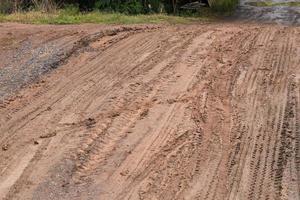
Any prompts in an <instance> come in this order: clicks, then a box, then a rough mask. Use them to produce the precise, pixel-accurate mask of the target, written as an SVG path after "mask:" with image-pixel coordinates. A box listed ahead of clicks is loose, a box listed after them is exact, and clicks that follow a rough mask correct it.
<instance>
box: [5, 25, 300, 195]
mask: <svg viewBox="0 0 300 200" xmlns="http://www.w3.org/2000/svg"><path fill="white" fill-rule="evenodd" d="M0 26H1V28H0V44H1V47H0V59H1V62H0V86H1V87H0V97H1V104H0V107H1V108H0V134H1V137H0V147H1V149H0V199H39V200H46V199H55V200H56V199H72V200H73V199H101V200H102V199H103V200H113V199H120V200H123V199H153V200H154V199H157V200H160V199H164V200H174V199H200V200H202V199H210V200H224V199H235V200H244V199H245V200H246V199H291V200H299V199H300V127H299V124H300V68H299V65H300V56H299V55H300V27H286V26H278V25H266V24H264V25H260V24H255V23H251V24H245V23H237V22H233V23H218V22H216V23H210V24H196V25H176V26H153V25H151V26H150V25H141V26H99V25H80V26H48V25H45V26H37V25H35V26H34V25H20V24H1V25H0ZM41 74H43V75H42V76H41Z"/></svg>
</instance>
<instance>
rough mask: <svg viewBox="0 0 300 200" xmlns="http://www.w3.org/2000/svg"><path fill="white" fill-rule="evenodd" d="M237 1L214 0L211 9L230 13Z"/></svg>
mask: <svg viewBox="0 0 300 200" xmlns="http://www.w3.org/2000/svg"><path fill="white" fill-rule="evenodd" d="M238 3H239V0H215V3H214V4H213V5H212V9H213V10H215V11H217V12H223V13H226V12H229V13H230V12H232V11H233V10H234V9H235V8H236V6H237V4H238Z"/></svg>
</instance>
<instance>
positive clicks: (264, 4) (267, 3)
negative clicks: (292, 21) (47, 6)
mask: <svg viewBox="0 0 300 200" xmlns="http://www.w3.org/2000/svg"><path fill="white" fill-rule="evenodd" d="M247 4H248V5H250V6H256V7H272V6H289V7H299V6H300V2H295V1H290V2H271V1H259V2H248V3H247Z"/></svg>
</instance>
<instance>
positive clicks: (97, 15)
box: [0, 10, 215, 24]
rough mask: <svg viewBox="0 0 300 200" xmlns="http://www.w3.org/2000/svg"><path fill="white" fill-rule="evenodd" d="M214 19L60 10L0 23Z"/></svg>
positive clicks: (8, 17)
mask: <svg viewBox="0 0 300 200" xmlns="http://www.w3.org/2000/svg"><path fill="white" fill-rule="evenodd" d="M214 18H215V16H213V15H207V14H203V15H197V16H174V15H167V14H150V15H126V14H121V13H105V12H98V11H94V12H90V13H80V12H69V11H66V10H59V11H56V12H53V13H45V12H40V11H30V12H18V13H13V14H8V15H3V14H2V15H1V14H0V22H18V23H29V24H81V23H95V24H141V23H153V24H159V23H168V24H188V23H193V22H199V21H210V20H212V19H214Z"/></svg>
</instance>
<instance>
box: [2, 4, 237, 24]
mask: <svg viewBox="0 0 300 200" xmlns="http://www.w3.org/2000/svg"><path fill="white" fill-rule="evenodd" d="M198 1H199V0H198ZM201 1H202V2H203V3H208V1H207V0H201ZM237 1H238V0H215V2H216V3H215V4H214V7H213V9H211V8H209V7H202V8H201V9H200V10H197V11H195V10H188V11H186V10H181V9H180V8H181V6H182V5H185V4H186V3H188V2H193V0H0V22H20V23H34V24H45V23H46V24H78V23H100V24H101V23H103V24H132V23H190V22H194V21H199V20H201V21H203V20H209V19H213V18H215V17H217V16H219V15H220V13H226V12H227V11H230V10H232V9H234V7H235V5H236V3H237ZM216 11H218V12H216ZM219 11H221V12H219ZM1 13H2V14H1Z"/></svg>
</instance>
